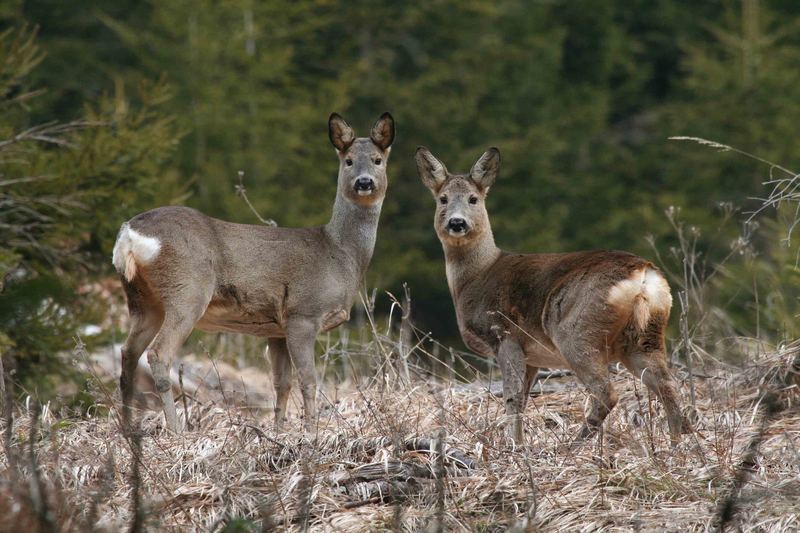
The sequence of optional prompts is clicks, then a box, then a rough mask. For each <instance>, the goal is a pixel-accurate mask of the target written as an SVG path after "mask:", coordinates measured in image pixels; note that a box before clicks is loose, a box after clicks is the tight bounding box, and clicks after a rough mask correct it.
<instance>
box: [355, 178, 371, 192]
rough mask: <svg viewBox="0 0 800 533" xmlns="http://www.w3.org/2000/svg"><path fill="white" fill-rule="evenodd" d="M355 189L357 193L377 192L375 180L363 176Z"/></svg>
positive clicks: (356, 183)
mask: <svg viewBox="0 0 800 533" xmlns="http://www.w3.org/2000/svg"><path fill="white" fill-rule="evenodd" d="M353 188H354V189H355V190H356V191H374V190H375V180H374V179H372V178H371V177H369V176H361V177H360V178H358V179H357V180H356V182H355V183H354V184H353Z"/></svg>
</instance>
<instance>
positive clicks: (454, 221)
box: [447, 217, 467, 233]
mask: <svg viewBox="0 0 800 533" xmlns="http://www.w3.org/2000/svg"><path fill="white" fill-rule="evenodd" d="M447 229H448V230H450V231H452V232H453V233H462V232H465V231H467V221H466V220H464V219H463V218H460V217H453V218H451V219H450V220H448V221H447Z"/></svg>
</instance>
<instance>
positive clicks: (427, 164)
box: [414, 146, 447, 194]
mask: <svg viewBox="0 0 800 533" xmlns="http://www.w3.org/2000/svg"><path fill="white" fill-rule="evenodd" d="M414 160H415V161H416V162H417V172H418V173H419V177H420V178H422V183H424V184H425V186H426V187H427V188H429V189H430V190H431V191H432V192H433V194H436V193H437V192H438V190H439V189H440V188H441V186H442V185H444V182H445V180H447V168H445V166H444V163H442V162H441V161H439V160H438V159H436V158H435V157H434V156H433V154H432V153H431V152H430V150H428V149H427V148H425V147H424V146H420V147H419V148H417V153H416V154H414Z"/></svg>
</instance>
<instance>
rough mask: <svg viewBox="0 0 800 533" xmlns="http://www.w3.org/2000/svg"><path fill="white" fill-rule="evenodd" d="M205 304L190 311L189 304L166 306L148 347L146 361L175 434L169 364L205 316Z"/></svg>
mask: <svg viewBox="0 0 800 533" xmlns="http://www.w3.org/2000/svg"><path fill="white" fill-rule="evenodd" d="M205 307H206V306H205V305H203V306H196V307H195V308H194V309H192V310H191V311H190V312H188V313H187V312H186V311H185V310H186V309H187V308H189V306H181V307H178V306H175V307H171V308H170V309H166V310H165V313H164V322H163V323H162V324H161V329H159V330H158V333H157V334H156V337H155V339H153V342H151V343H150V346H149V347H148V348H147V362H148V363H149V364H150V370H151V371H152V372H153V379H154V380H155V383H156V390H157V391H158V394H159V396H160V397H161V402H162V403H163V405H164V416H165V418H166V423H167V428H169V429H170V430H172V431H174V432H176V433H177V431H178V415H177V413H176V412H175V399H174V398H173V396H172V379H171V378H170V376H169V365H170V362H171V360H172V358H173V357H175V356H176V355H177V354H178V351H179V350H180V348H181V346H183V343H184V342H185V341H186V338H187V337H188V336H189V334H190V333H191V332H192V329H194V325H195V322H197V320H198V319H199V318H200V316H202V314H203V310H204V309H205ZM190 309H191V308H190Z"/></svg>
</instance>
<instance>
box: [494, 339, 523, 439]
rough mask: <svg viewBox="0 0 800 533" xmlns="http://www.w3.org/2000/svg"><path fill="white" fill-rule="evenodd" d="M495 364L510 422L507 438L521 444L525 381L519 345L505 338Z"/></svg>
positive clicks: (521, 352)
mask: <svg viewBox="0 0 800 533" xmlns="http://www.w3.org/2000/svg"><path fill="white" fill-rule="evenodd" d="M497 363H498V364H499V365H500V372H501V373H502V375H503V400H504V402H505V404H506V415H507V416H508V417H509V419H510V421H511V425H510V426H508V427H507V431H508V433H509V436H510V437H511V438H512V439H514V440H515V441H516V442H522V412H523V410H524V408H525V397H526V396H527V390H526V389H525V386H526V384H528V381H527V379H526V377H527V376H526V374H527V372H526V368H525V354H524V353H523V351H522V347H521V346H520V345H519V343H518V342H517V341H515V340H513V339H511V338H508V337H507V338H505V339H504V340H503V341H502V342H501V343H500V348H499V349H498V350H497Z"/></svg>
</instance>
